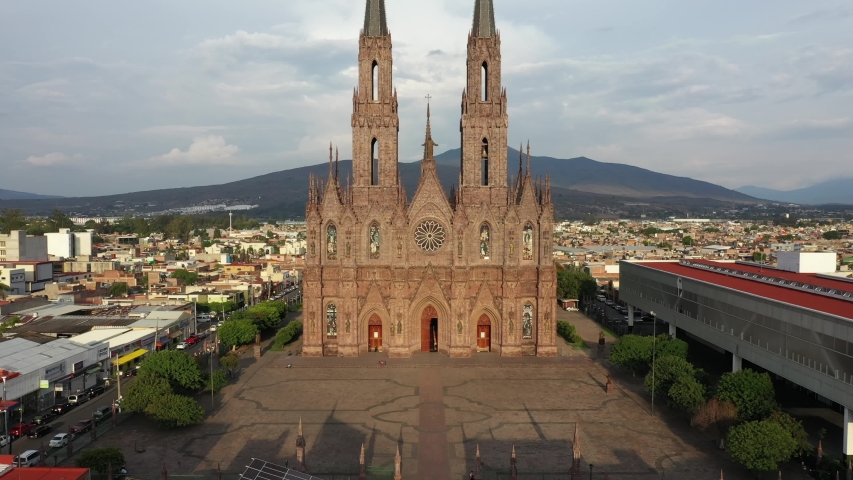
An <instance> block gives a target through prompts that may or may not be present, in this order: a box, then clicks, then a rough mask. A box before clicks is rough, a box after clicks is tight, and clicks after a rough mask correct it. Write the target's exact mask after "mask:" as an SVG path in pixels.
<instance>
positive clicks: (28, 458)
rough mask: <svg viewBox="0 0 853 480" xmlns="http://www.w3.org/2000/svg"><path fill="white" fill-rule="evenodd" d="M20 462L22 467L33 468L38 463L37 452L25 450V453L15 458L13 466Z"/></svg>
mask: <svg viewBox="0 0 853 480" xmlns="http://www.w3.org/2000/svg"><path fill="white" fill-rule="evenodd" d="M19 461H20V462H21V466H22V467H35V466H36V465H38V463H39V451H38V450H27V451H26V452H24V453H22V454H20V455H16V456H15V461H14V463H15V465H18V462H19Z"/></svg>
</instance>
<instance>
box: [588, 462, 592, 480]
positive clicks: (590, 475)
mask: <svg viewBox="0 0 853 480" xmlns="http://www.w3.org/2000/svg"><path fill="white" fill-rule="evenodd" d="M589 480H592V464H591V463H590V464H589Z"/></svg>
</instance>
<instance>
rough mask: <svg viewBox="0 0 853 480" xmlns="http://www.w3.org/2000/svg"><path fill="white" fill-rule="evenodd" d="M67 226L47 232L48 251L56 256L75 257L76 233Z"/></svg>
mask: <svg viewBox="0 0 853 480" xmlns="http://www.w3.org/2000/svg"><path fill="white" fill-rule="evenodd" d="M70 232H71V230H69V229H67V228H60V229H59V232H54V233H45V234H44V236H45V238H47V253H48V255H52V256H54V257H60V258H71V257H74V235H72V234H71V233H70Z"/></svg>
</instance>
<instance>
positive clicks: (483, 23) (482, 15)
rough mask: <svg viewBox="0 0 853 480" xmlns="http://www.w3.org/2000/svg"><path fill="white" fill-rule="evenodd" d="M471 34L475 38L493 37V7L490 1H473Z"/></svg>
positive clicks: (494, 34)
mask: <svg viewBox="0 0 853 480" xmlns="http://www.w3.org/2000/svg"><path fill="white" fill-rule="evenodd" d="M471 34H472V35H473V36H475V37H495V36H497V32H496V31H495V5H494V4H493V3H492V0H475V1H474V27H473V28H472V29H471Z"/></svg>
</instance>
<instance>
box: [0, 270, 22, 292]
mask: <svg viewBox="0 0 853 480" xmlns="http://www.w3.org/2000/svg"><path fill="white" fill-rule="evenodd" d="M0 283H3V284H5V285H6V286H7V287H9V291H8V292H7V293H8V294H10V295H25V294H26V293H27V280H26V274H25V271H24V269H23V268H14V267H4V266H2V265H0Z"/></svg>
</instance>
